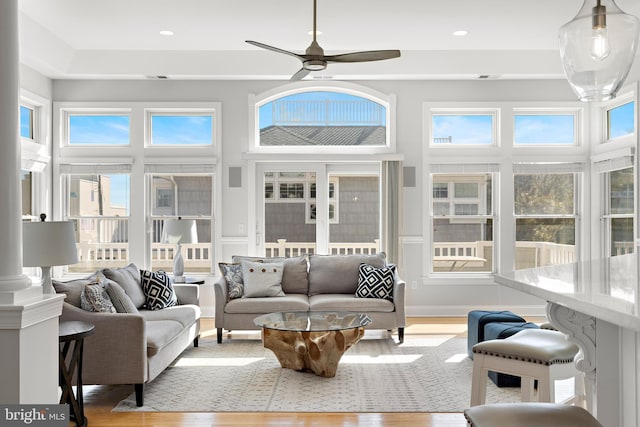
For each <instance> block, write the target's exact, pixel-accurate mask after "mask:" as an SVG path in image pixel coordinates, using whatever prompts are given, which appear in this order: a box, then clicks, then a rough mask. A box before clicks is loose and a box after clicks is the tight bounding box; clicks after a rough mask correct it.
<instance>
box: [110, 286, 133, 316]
mask: <svg viewBox="0 0 640 427" xmlns="http://www.w3.org/2000/svg"><path fill="white" fill-rule="evenodd" d="M105 286H106V289H107V295H109V298H111V302H112V303H113V306H114V307H115V308H116V311H117V312H118V313H138V309H137V308H136V306H135V304H134V303H133V301H131V298H129V296H128V295H127V293H126V292H125V291H124V289H122V286H120V285H118V284H117V283H116V282H114V281H113V280H109V279H106V278H105Z"/></svg>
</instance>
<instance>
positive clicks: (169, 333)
mask: <svg viewBox="0 0 640 427" xmlns="http://www.w3.org/2000/svg"><path fill="white" fill-rule="evenodd" d="M183 331H184V327H183V326H182V324H181V323H180V322H177V321H175V320H153V321H148V322H146V332H147V357H150V356H154V355H155V354H157V353H158V352H159V351H160V350H162V349H163V348H164V347H165V346H166V345H167V344H169V343H171V342H172V341H173V340H175V339H176V337H177V336H178V335H180V334H181V333H182V332H183Z"/></svg>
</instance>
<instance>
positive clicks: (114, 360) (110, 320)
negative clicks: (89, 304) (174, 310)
mask: <svg viewBox="0 0 640 427" xmlns="http://www.w3.org/2000/svg"><path fill="white" fill-rule="evenodd" d="M66 320H79V321H82V322H87V323H91V324H93V325H94V326H95V329H94V333H93V334H92V335H90V336H88V337H87V338H85V340H84V350H83V351H84V356H83V372H82V375H83V380H84V382H85V383H86V384H137V383H144V382H145V381H147V378H148V370H147V334H146V323H145V320H144V318H143V317H142V315H141V314H135V313H93V312H89V311H85V310H82V309H81V308H78V307H76V306H73V305H71V304H69V303H66V302H65V303H63V306H62V315H61V317H60V321H66Z"/></svg>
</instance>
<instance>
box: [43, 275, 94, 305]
mask: <svg viewBox="0 0 640 427" xmlns="http://www.w3.org/2000/svg"><path fill="white" fill-rule="evenodd" d="M98 275H99V273H94V274H92V275H91V276H88V277H85V278H82V279H75V280H69V281H67V282H61V281H59V280H55V279H54V280H51V283H53V288H54V289H55V290H56V293H58V294H65V295H66V298H65V300H64V301H65V302H68V303H69V304H71V305H73V306H75V307H79V308H80V294H82V290H83V289H84V287H85V285H88V284H89V283H95V282H96V278H97V277H98Z"/></svg>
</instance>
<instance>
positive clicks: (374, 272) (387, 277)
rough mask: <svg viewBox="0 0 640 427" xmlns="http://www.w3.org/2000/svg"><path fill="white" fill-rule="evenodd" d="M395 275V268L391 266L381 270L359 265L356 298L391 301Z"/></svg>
mask: <svg viewBox="0 0 640 427" xmlns="http://www.w3.org/2000/svg"><path fill="white" fill-rule="evenodd" d="M395 273H396V266H395V265H393V264H389V265H387V266H386V267H382V268H376V267H374V266H372V265H369V264H364V263H363V264H360V267H359V268H358V288H357V289H356V297H358V298H380V299H386V300H390V301H391V300H393V283H394V278H395Z"/></svg>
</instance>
